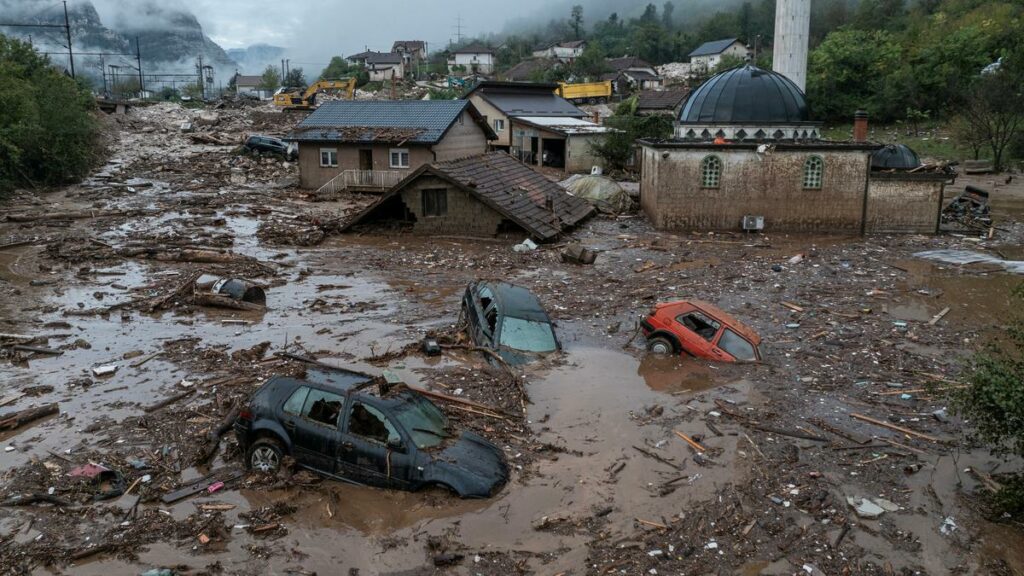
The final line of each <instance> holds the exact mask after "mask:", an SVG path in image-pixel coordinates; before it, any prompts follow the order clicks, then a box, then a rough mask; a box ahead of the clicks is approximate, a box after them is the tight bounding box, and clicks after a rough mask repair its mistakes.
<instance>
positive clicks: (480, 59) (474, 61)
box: [448, 54, 494, 74]
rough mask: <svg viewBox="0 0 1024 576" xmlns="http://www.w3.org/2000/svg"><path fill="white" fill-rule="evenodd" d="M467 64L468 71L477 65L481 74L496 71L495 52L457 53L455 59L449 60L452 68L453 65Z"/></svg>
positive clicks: (477, 69) (449, 66)
mask: <svg viewBox="0 0 1024 576" xmlns="http://www.w3.org/2000/svg"><path fill="white" fill-rule="evenodd" d="M453 65H454V66H465V67H466V71H467V72H472V71H473V67H474V66H476V71H477V72H479V73H481V74H490V73H491V72H494V55H493V54H455V55H454V59H453V60H449V62H448V69H449V70H451V67H452V66H453Z"/></svg>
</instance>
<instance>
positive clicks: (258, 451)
mask: <svg viewBox="0 0 1024 576" xmlns="http://www.w3.org/2000/svg"><path fill="white" fill-rule="evenodd" d="M282 459H284V449H283V448H282V447H281V443H280V442H278V441H277V440H274V439H273V438H260V439H259V440H257V441H256V442H254V443H253V445H252V447H251V448H249V457H248V458H246V462H245V463H246V464H247V465H248V467H249V468H250V469H252V470H255V471H257V472H262V473H264V474H273V473H274V472H277V469H278V468H280V467H281V460H282Z"/></svg>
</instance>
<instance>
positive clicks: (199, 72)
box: [196, 56, 206, 102]
mask: <svg viewBox="0 0 1024 576" xmlns="http://www.w3.org/2000/svg"><path fill="white" fill-rule="evenodd" d="M196 81H197V82H199V94H200V98H202V100H203V102H205V101H206V83H205V82H203V57H202V56H200V57H199V63H198V64H196Z"/></svg>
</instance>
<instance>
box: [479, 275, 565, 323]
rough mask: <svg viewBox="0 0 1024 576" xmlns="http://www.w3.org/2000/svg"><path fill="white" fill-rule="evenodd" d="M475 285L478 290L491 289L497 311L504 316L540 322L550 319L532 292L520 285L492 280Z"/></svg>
mask: <svg viewBox="0 0 1024 576" xmlns="http://www.w3.org/2000/svg"><path fill="white" fill-rule="evenodd" d="M476 286H477V289H478V290H479V289H480V288H489V289H490V290H491V293H493V294H494V301H495V302H496V303H497V305H498V311H499V312H500V313H501V314H502V315H504V316H511V317H513V318H522V319H524V320H536V321H541V322H549V321H550V319H549V318H548V314H547V312H546V311H545V310H544V307H543V306H542V305H541V303H540V300H539V299H537V297H536V296H534V295H533V292H530V291H529V290H527V289H526V288H523V287H522V286H516V285H515V284H510V283H508V282H494V281H482V282H477V283H476Z"/></svg>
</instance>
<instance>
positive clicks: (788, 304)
mask: <svg viewBox="0 0 1024 576" xmlns="http://www.w3.org/2000/svg"><path fill="white" fill-rule="evenodd" d="M780 304H782V305H783V306H785V307H786V308H789V309H790V310H792V311H793V312H803V311H804V309H803V307H802V306H797V305H796V304H793V303H792V302H780Z"/></svg>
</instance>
